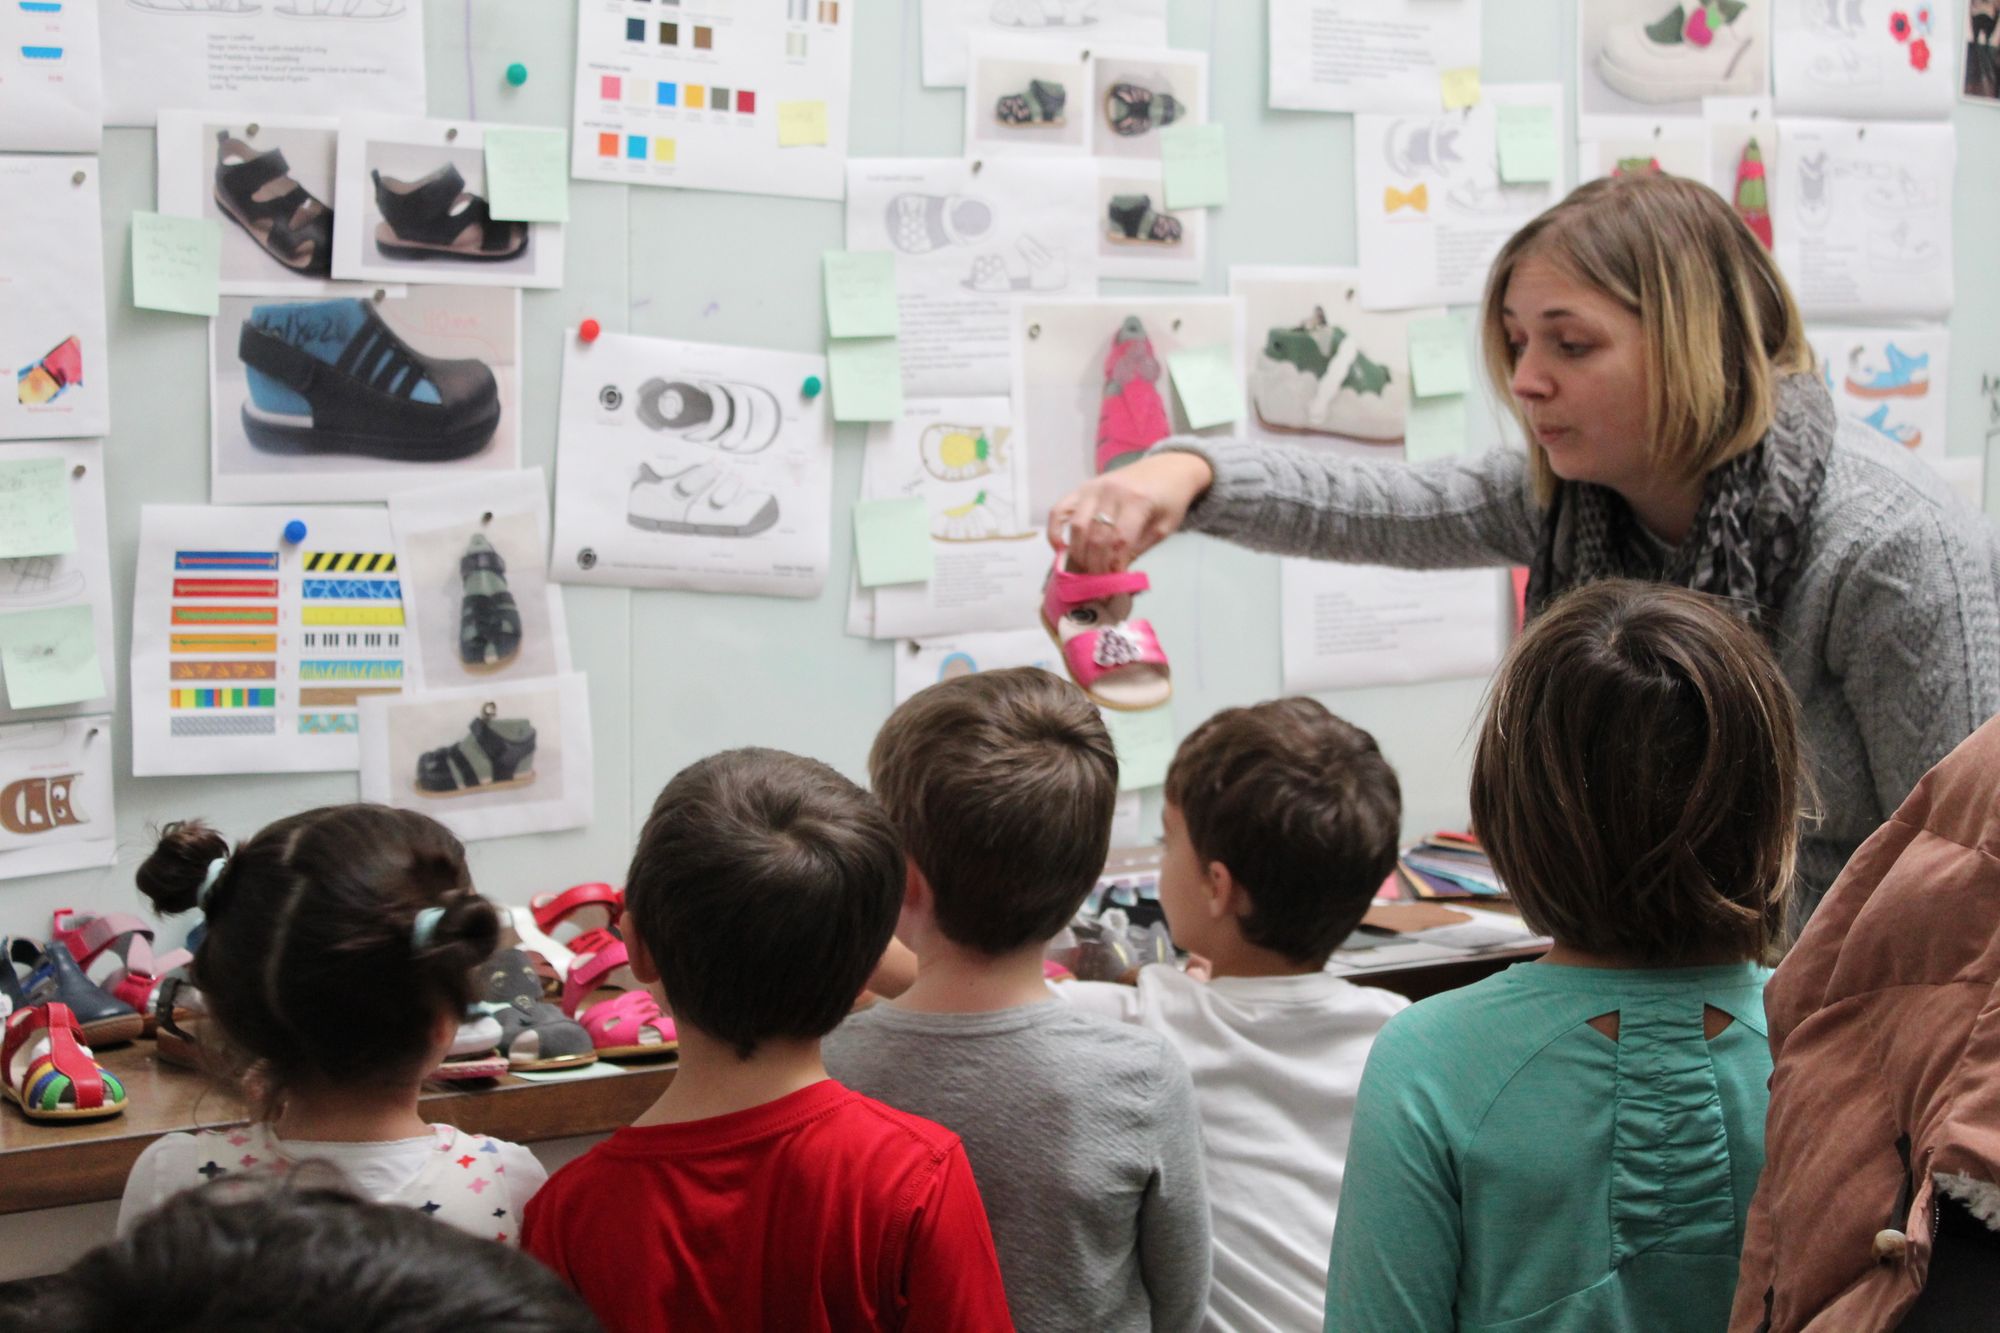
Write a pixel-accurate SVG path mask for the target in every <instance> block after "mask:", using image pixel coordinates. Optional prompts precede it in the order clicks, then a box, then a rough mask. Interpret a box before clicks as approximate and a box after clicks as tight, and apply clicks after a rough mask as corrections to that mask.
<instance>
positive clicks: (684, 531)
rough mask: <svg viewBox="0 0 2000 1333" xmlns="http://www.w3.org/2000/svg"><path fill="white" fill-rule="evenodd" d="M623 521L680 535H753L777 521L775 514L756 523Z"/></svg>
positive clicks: (631, 516) (633, 517)
mask: <svg viewBox="0 0 2000 1333" xmlns="http://www.w3.org/2000/svg"><path fill="white" fill-rule="evenodd" d="M625 521H626V522H628V523H630V524H631V525H632V526H633V527H635V528H638V529H640V530H642V531H645V532H667V533H672V534H674V535H675V536H681V537H755V536H756V535H757V534H758V533H760V532H763V531H764V530H765V529H767V528H769V527H771V526H773V525H774V524H776V523H777V521H778V516H777V515H776V514H773V515H771V517H769V518H768V519H764V520H762V521H760V522H756V523H732V524H719V523H678V522H675V521H674V520H673V519H670V518H641V517H639V516H638V515H637V514H627V515H625Z"/></svg>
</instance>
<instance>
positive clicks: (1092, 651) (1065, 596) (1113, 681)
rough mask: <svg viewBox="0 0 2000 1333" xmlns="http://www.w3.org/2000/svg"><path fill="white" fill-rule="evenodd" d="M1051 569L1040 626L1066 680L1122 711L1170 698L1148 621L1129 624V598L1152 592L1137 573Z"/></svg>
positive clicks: (1163, 657)
mask: <svg viewBox="0 0 2000 1333" xmlns="http://www.w3.org/2000/svg"><path fill="white" fill-rule="evenodd" d="M1068 554H1069V553H1068V551H1066V550H1063V549H1060V548H1059V549H1058V550H1057V551H1056V563H1055V568H1054V569H1052V570H1050V571H1049V581H1048V583H1047V584H1046V585H1045V587H1044V589H1043V592H1042V627H1043V628H1044V629H1046V630H1048V632H1049V637H1050V638H1052V639H1054V640H1055V641H1056V643H1057V645H1058V646H1059V647H1061V649H1062V655H1063V664H1064V665H1065V666H1067V667H1068V668H1069V674H1070V679H1072V680H1074V681H1075V682H1076V683H1077V684H1078V685H1081V686H1082V687H1083V692H1084V693H1085V694H1087V695H1089V696H1090V699H1091V702H1093V703H1095V704H1098V705H1100V706H1101V707H1104V708H1113V709H1118V710H1120V711H1122V712H1143V711H1145V710H1146V709H1149V708H1158V707H1159V706H1160V705H1161V704H1163V703H1165V702H1167V700H1169V699H1171V698H1172V697H1173V694H1174V685H1173V680H1172V679H1171V677H1170V676H1169V675H1168V668H1167V654H1166V652H1165V650H1164V649H1162V648H1161V647H1160V640H1159V638H1158V636H1157V635H1155V634H1154V633H1153V626H1152V623H1151V622H1150V621H1145V620H1133V619H1132V618H1131V615H1132V598H1133V596H1134V594H1137V593H1142V592H1145V591H1146V590H1147V589H1148V588H1150V587H1152V586H1153V585H1152V581H1151V580H1150V579H1148V578H1147V577H1146V576H1145V575H1144V574H1141V573H1139V572H1138V571H1137V570H1130V569H1127V570H1121V571H1119V572H1118V573H1115V574H1079V573H1076V572H1074V571H1072V570H1069V569H1065V568H1064V567H1063V566H1064V564H1065V563H1066V561H1067V559H1068Z"/></svg>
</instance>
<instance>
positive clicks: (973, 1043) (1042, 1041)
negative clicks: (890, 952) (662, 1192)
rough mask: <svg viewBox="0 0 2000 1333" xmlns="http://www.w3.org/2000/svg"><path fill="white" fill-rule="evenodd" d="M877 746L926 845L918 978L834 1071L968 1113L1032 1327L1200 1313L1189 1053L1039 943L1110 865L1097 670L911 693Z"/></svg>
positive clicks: (915, 902)
mask: <svg viewBox="0 0 2000 1333" xmlns="http://www.w3.org/2000/svg"><path fill="white" fill-rule="evenodd" d="M868 767H869V773H870V777H871V780H872V783H873V786H874V788H875V793H876V795H877V796H878V797H880V798H881V801H882V803H883V805H884V806H885V807H887V809H888V811H889V815H890V818H891V819H892V820H893V821H894V822H895V823H896V825H897V826H898V828H899V830H900V831H901V833H902V835H903V843H904V850H905V852H906V853H907V856H908V860H909V872H908V882H907V885H906V887H905V891H904V898H903V912H902V918H901V920H900V922H899V923H898V925H897V928H896V933H897V937H898V938H899V939H901V940H902V941H903V943H904V944H906V945H908V946H909V947H910V948H911V949H912V950H913V951H914V952H915V953H916V956H917V979H916V981H915V983H914V984H913V985H911V987H910V988H909V989H908V990H907V991H905V992H904V993H903V994H902V995H901V996H899V997H898V998H897V999H896V1000H895V1001H893V1002H889V1003H882V1004H877V1005H875V1006H874V1007H873V1008H871V1009H867V1010H864V1011H862V1012H860V1013H858V1014H856V1015H854V1016H853V1017H852V1018H849V1019H848V1020H847V1022H845V1023H844V1024H842V1025H841V1026H840V1027H839V1028H837V1029H835V1031H834V1032H833V1033H832V1034H831V1035H830V1036H828V1037H827V1038H826V1041H825V1044H824V1047H823V1054H824V1058H825V1061H826V1068H827V1072H828V1073H829V1074H831V1075H832V1076H833V1077H834V1078H837V1079H839V1080H840V1081H841V1082H842V1083H845V1084H846V1085H847V1086H848V1087H850V1088H853V1089H854V1090H855V1091H857V1092H861V1093H864V1094H866V1095H868V1096H870V1097H874V1098H877V1099H878V1100H881V1101H884V1102H887V1103H889V1104H890V1105H891V1106H894V1107H896V1108H898V1109H900V1110H904V1111H908V1112H910V1113H912V1114H914V1115H920V1116H923V1117H925V1118H926V1119H930V1120H935V1121H937V1122H938V1123H939V1124H942V1125H944V1126H945V1127H946V1128H947V1129H950V1130H951V1131H953V1132H954V1133H956V1134H957V1135H958V1136H959V1138H960V1139H961V1140H962V1141H963V1143H964V1145H965V1151H966V1154H967V1156H968V1157H969V1158H970V1159H971V1162H972V1174H973V1177H974V1179H975V1180H977V1182H978V1184H979V1192H980V1195H981V1196H982V1197H983V1198H984V1199H985V1201H986V1215H987V1219H988V1221H989V1223H990V1224H991V1226H992V1229H993V1242H994V1246H995V1248H997V1249H998V1251H999V1253H1000V1272H1001V1276H1002V1278H1003V1279H1004V1280H1005V1282H1006V1286H1007V1303H1008V1306H1009V1307H1010V1308H1011V1310H1012V1312H1013V1316H1014V1323H1015V1326H1016V1327H1017V1328H1019V1329H1021V1330H1023V1333H1044V1331H1045V1330H1046V1331H1047V1333H1058V1331H1060V1333H1070V1330H1076V1329H1090V1330H1092V1333H1122V1331H1123V1330H1139V1331H1142V1330H1152V1329H1157V1330H1163V1331H1164V1333H1175V1331H1177V1330H1183V1329H1186V1330H1193V1329H1198V1328H1199V1327H1200V1326H1201V1322H1202V1314H1203V1310H1204V1308H1205V1306H1206V1303H1207V1299H1208V1277H1209V1223H1208V1197H1207V1194H1206V1191H1205V1190H1204V1188H1203V1183H1202V1175H1201V1169H1202V1168H1201V1130H1200V1122H1199V1120H1198V1118H1197V1116H1196V1113H1195V1106H1194V1091H1193V1087H1192V1085H1191V1083H1190V1082H1189V1079H1188V1072H1187V1067H1186V1065H1185V1064H1184V1063H1183V1062H1182V1060H1181V1057H1180V1055H1179V1054H1178V1053H1177V1052H1176V1051H1175V1049H1174V1048H1173V1046H1172V1044H1171V1043H1169V1042H1168V1041H1167V1040H1166V1039H1164V1038H1163V1037H1161V1036H1159V1035H1158V1034H1157V1033H1154V1032H1150V1031H1147V1030H1146V1029H1143V1028H1134V1027H1126V1026H1121V1025H1118V1024H1114V1023H1109V1022H1106V1021H1104V1020H1102V1019H1099V1018H1095V1017H1091V1016H1088V1015H1085V1014H1080V1013H1078V1012H1076V1011H1075V1010H1074V1009H1072V1008H1071V1007H1070V1006H1069V1005H1067V1004H1065V1003H1064V1002H1063V1001H1062V1000H1060V999H1057V998H1056V997H1054V996H1053V995H1052V994H1051V993H1050V992H1049V990H1048V987H1047V985H1046V984H1045V982H1044V981H1043V976H1042V951H1043V948H1044V947H1045V946H1046V945H1047V943H1048V941H1049V940H1050V939H1051V938H1053V937H1054V936H1055V934H1056V933H1057V932H1058V931H1060V930H1061V929H1062V928H1063V927H1064V926H1065V925H1067V924H1068V923H1069V920H1070V918H1071V917H1072V916H1074V915H1075V914H1076V909H1077V908H1078V906H1079V905H1081V904H1082V902H1083V899H1084V896H1085V895H1086V894H1087V893H1089V892H1090V888H1091V885H1092V884H1093V883H1095V882H1096V878H1097V875H1098V873H1099V871H1100V870H1101V869H1102V868H1103V866H1104V857H1105V852H1106V850H1107V849H1108V846H1109V843H1110V839H1111V807H1112V803H1113V802H1114V801H1115V800H1116V798H1117V795H1118V761H1117V758H1116V756H1115V755H1114V753H1113V751H1112V746H1111V738H1110V736H1109V734H1108V733H1107V732H1106V731H1105V729H1104V723H1103V721H1102V720H1101V719H1100V718H1099V717H1098V715H1097V710H1096V709H1095V708H1093V707H1092V706H1091V704H1090V701H1089V700H1088V699H1087V698H1086V697H1085V696H1084V694H1083V691H1081V690H1079V689H1078V688H1077V687H1076V686H1074V685H1072V684H1070V683H1069V682H1068V681H1066V680H1063V679H1061V678H1059V677H1057V676H1054V675H1051V674H1049V673H1048V672H1046V671H1042V670H1039V669H1037V668H1032V667H1024V668H1019V669H1014V670H1006V671H988V672H981V673H979V674H976V675H970V676H960V677H957V678H955V679H953V680H949V681H945V682H943V683H941V684H938V685H934V686H932V687H931V688H929V689H927V690H925V691H923V692H922V693H920V694H918V695H916V696H915V697H914V698H912V699H910V700H909V701H908V702H907V703H905V704H904V705H903V706H902V707H901V708H898V709H897V710H896V711H895V713H893V714H892V715H891V716H890V718H889V720H888V722H887V723H885V724H884V725H883V728H882V731H881V733H880V734H879V735H877V736H876V738H875V746H874V749H873V751H872V752H871V753H870V755H869V759H868Z"/></svg>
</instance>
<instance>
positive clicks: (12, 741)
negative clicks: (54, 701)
mask: <svg viewBox="0 0 2000 1333" xmlns="http://www.w3.org/2000/svg"><path fill="white" fill-rule="evenodd" d="M115 753H116V747H115V746H113V744H112V742H111V718H110V716H109V715H100V716H96V717H72V718H61V719H57V720H55V721H51V722H22V723H18V724H16V725H13V726H5V727H0V879H18V878H20V877H22V876H24V875H50V874H54V873H55V872H57V871H59V870H81V869H83V868H85V867H87V866H108V865H115V864H117V861H118V837H117V831H118V821H117V818H116V815H115V812H114V811H113V809H112V805H111V797H112V787H111V774H112V759H113V756H114V754H115Z"/></svg>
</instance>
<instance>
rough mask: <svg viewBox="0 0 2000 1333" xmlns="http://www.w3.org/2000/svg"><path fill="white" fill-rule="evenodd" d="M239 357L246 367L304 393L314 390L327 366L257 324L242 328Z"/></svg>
mask: <svg viewBox="0 0 2000 1333" xmlns="http://www.w3.org/2000/svg"><path fill="white" fill-rule="evenodd" d="M236 357H237V359H238V360H239V361H241V362H242V363H243V364H244V365H246V366H250V367H252V368H253V369H256V370H261V371H263V372H264V373H265V374H266V375H269V376H271V377H272V378H273V379H278V380H282V381H284V382H285V383H286V384H289V385H290V386H291V387H292V388H294V389H297V390H298V391H299V392H300V393H302V394H303V393H308V392H310V391H311V389H312V387H313V383H314V381H315V380H317V379H318V378H319V374H320V371H321V370H322V369H323V368H325V364H326V363H325V362H323V361H321V360H320V359H319V358H318V357H315V356H310V355H308V354H307V353H305V352H301V351H300V350H299V349H298V348H296V347H294V346H292V345H291V344H290V343H288V342H286V341H285V340H284V339H282V338H278V337H274V336H273V335H271V334H269V333H266V332H265V331H264V330H263V329H260V328H258V327H257V326H256V325H255V324H245V325H244V326H243V332H242V334H241V335H240V336H239V337H238V338H237V339H236Z"/></svg>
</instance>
